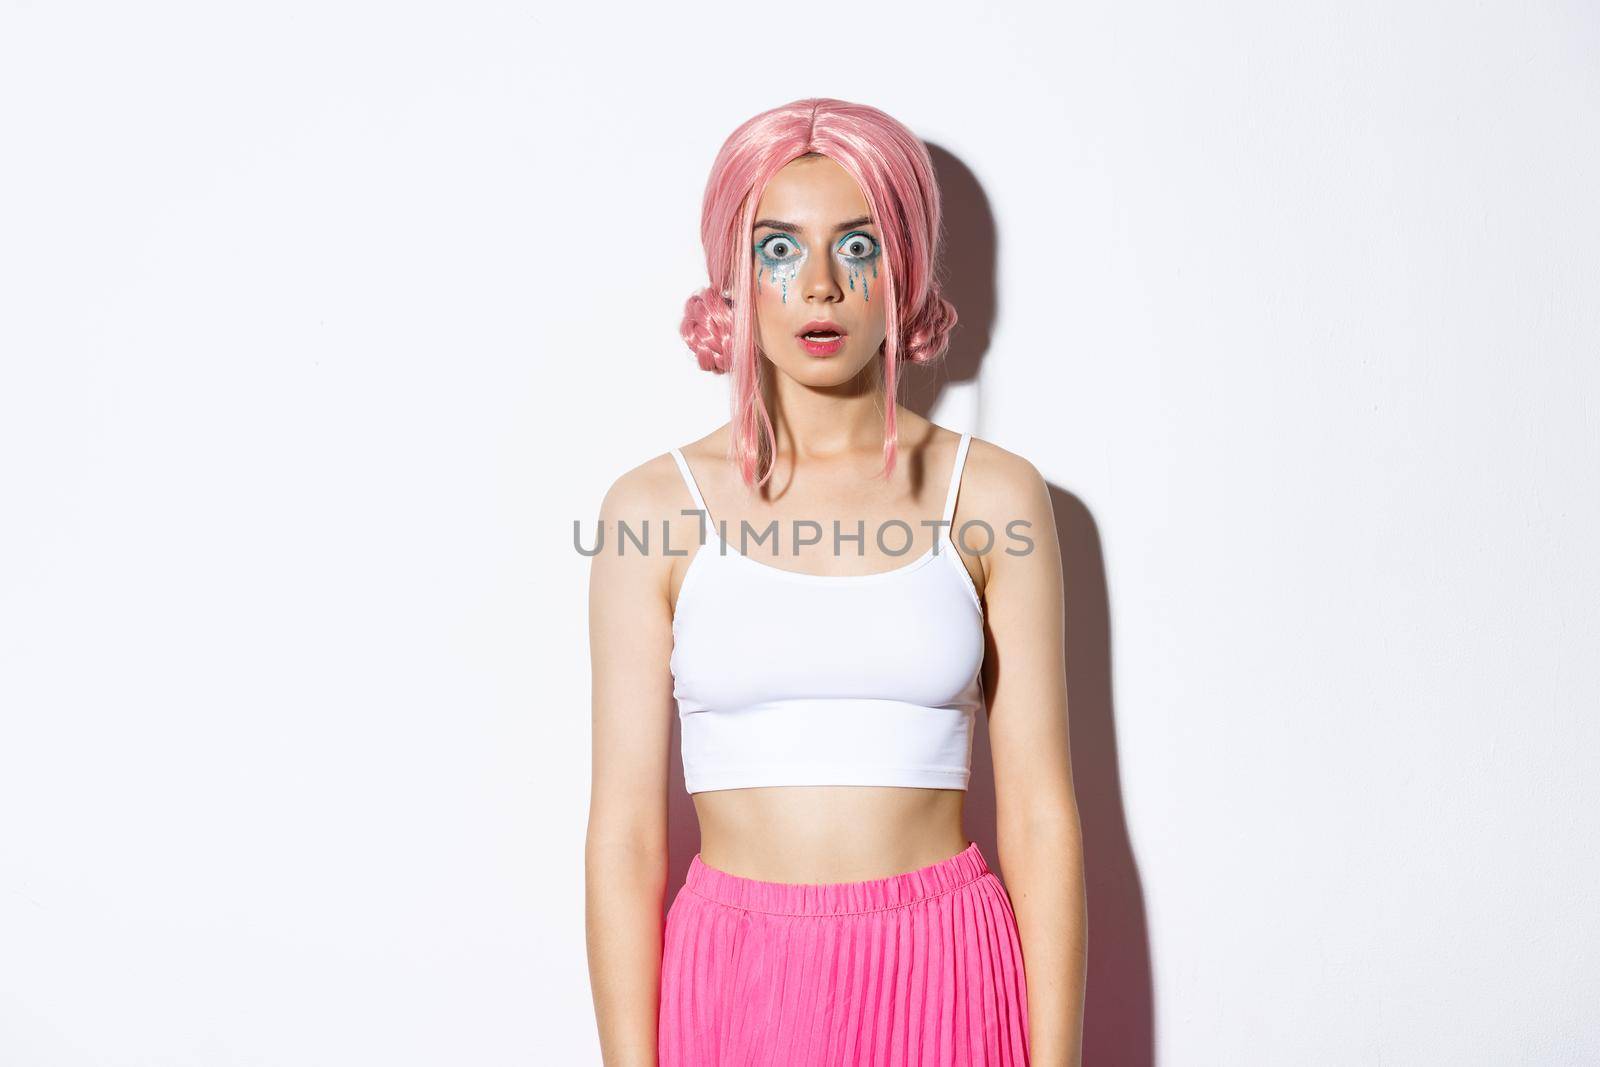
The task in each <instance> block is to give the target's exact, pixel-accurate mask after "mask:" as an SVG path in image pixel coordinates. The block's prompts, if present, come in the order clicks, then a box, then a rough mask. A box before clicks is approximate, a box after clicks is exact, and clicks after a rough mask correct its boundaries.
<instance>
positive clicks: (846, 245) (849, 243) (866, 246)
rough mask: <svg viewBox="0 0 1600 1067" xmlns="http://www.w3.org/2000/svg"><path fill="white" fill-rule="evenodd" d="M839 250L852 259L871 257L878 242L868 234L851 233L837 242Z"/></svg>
mask: <svg viewBox="0 0 1600 1067" xmlns="http://www.w3.org/2000/svg"><path fill="white" fill-rule="evenodd" d="M839 251H840V252H843V253H844V254H845V255H847V256H849V257H851V258H852V259H871V258H872V257H873V256H875V255H877V253H878V242H877V241H875V240H874V239H873V238H872V236H871V235H870V234H865V233H853V234H851V235H850V236H849V237H846V238H845V239H844V240H842V241H840V242H839Z"/></svg>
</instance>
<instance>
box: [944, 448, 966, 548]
mask: <svg viewBox="0 0 1600 1067" xmlns="http://www.w3.org/2000/svg"><path fill="white" fill-rule="evenodd" d="M971 443H972V435H971V434H970V433H964V434H962V435H961V443H960V444H959V445H957V446H956V462H955V469H954V470H952V471H951V472H950V491H949V493H947V494H946V495H945V498H944V521H945V525H946V526H948V525H949V524H950V523H951V522H953V521H954V520H955V517H956V496H957V495H958V494H959V493H960V491H961V469H962V468H963V467H965V466H966V465H967V445H969V444H971Z"/></svg>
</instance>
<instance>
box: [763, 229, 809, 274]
mask: <svg viewBox="0 0 1600 1067" xmlns="http://www.w3.org/2000/svg"><path fill="white" fill-rule="evenodd" d="M756 252H757V253H758V254H759V255H760V256H761V258H762V259H764V260H766V262H767V264H768V265H769V266H773V267H778V266H782V265H783V264H785V263H789V262H792V261H793V260H796V259H798V258H800V255H801V250H800V246H799V245H798V244H796V243H795V240H794V238H792V237H790V236H789V235H788V234H786V233H775V234H772V235H771V236H770V237H766V238H763V239H762V240H760V241H757V242H756Z"/></svg>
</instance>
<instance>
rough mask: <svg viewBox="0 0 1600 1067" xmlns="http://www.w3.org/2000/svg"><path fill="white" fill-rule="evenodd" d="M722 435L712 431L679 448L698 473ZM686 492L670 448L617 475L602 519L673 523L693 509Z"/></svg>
mask: <svg viewBox="0 0 1600 1067" xmlns="http://www.w3.org/2000/svg"><path fill="white" fill-rule="evenodd" d="M720 432H721V431H720V430H713V431H712V432H711V433H709V434H707V435H706V436H704V437H702V438H700V439H699V440H697V441H690V442H687V443H685V444H682V445H678V446H676V447H677V449H678V452H679V454H681V455H682V456H683V457H684V458H685V460H686V461H687V462H688V463H690V464H691V465H693V466H694V467H695V469H697V470H699V469H702V466H701V465H700V464H697V463H696V460H700V461H704V460H705V459H706V457H707V456H708V455H710V454H711V453H710V451H709V450H710V449H711V448H713V447H714V445H715V440H716V437H717V434H718V433H720ZM687 492H688V490H687V488H686V486H685V484H684V480H683V474H682V472H681V471H679V469H678V463H677V461H676V460H675V459H673V458H672V448H670V447H669V448H668V449H666V450H665V451H661V452H657V453H654V454H653V455H651V456H649V457H648V458H647V459H644V460H643V461H641V462H640V463H638V464H636V465H635V466H633V467H630V468H628V469H627V470H625V471H623V472H622V473H621V474H619V475H617V477H616V479H615V480H613V481H612V483H611V485H610V486H609V487H608V488H607V489H606V493H605V497H604V499H603V500H602V501H601V503H600V517H601V519H602V520H609V521H613V522H614V521H619V520H621V521H629V522H641V521H643V520H645V519H654V520H656V521H657V522H660V521H662V520H671V519H673V518H676V517H677V516H678V514H679V511H680V510H681V509H682V508H685V507H692V506H693V505H692V504H690V503H688V502H687V496H686V494H687Z"/></svg>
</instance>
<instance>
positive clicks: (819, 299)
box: [750, 156, 888, 387]
mask: <svg viewBox="0 0 1600 1067" xmlns="http://www.w3.org/2000/svg"><path fill="white" fill-rule="evenodd" d="M868 215H869V212H868V210H867V199H866V197H865V196H864V195H862V192H861V187H860V186H859V185H857V184H856V181H855V179H854V178H852V177H850V175H849V173H848V172H846V171H845V169H844V168H843V167H841V166H839V164H837V163H835V162H834V161H833V160H831V159H829V158H827V157H826V156H802V157H801V158H799V159H796V160H794V161H793V162H792V163H790V164H789V165H788V166H786V167H784V168H783V169H782V170H780V171H779V172H778V173H777V174H776V175H774V176H773V179H772V181H771V182H769V183H768V184H767V188H766V190H765V191H764V192H763V193H762V194H761V201H760V203H759V204H757V205H756V224H755V230H754V232H753V233H752V235H751V237H752V241H753V243H754V247H753V248H752V249H751V260H750V271H751V275H752V280H753V283H754V292H755V294H756V330H757V337H758V338H759V341H760V346H761V351H762V353H763V354H764V355H765V356H766V357H767V358H768V359H769V360H771V361H772V362H773V364H774V365H776V366H777V367H778V368H779V369H780V370H782V371H783V372H784V373H785V374H787V375H789V377H791V378H793V379H795V380H796V381H797V382H799V383H801V384H802V385H809V386H815V387H824V386H833V385H842V384H844V383H846V382H849V381H851V380H853V379H854V378H855V377H856V376H857V375H858V374H860V373H861V371H862V369H863V368H865V367H867V366H868V365H869V364H871V363H872V362H873V360H874V359H876V358H877V356H878V350H879V349H880V348H881V347H882V345H883V340H884V337H885V336H886V335H887V329H888V328H887V320H886V318H885V316H884V310H883V308H884V300H883V286H882V284H881V281H880V279H882V280H884V281H886V280H887V278H888V264H887V263H886V262H885V261H884V258H883V246H882V244H881V243H880V238H879V230H878V227H877V225H876V224H875V223H874V222H872V221H870V220H869V218H868ZM814 324H820V325H814ZM808 327H810V328H812V329H817V330H832V331H834V333H835V334H836V336H835V337H833V338H831V339H830V338H820V337H812V338H807V337H805V336H803V335H804V334H806V333H807V330H808Z"/></svg>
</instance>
